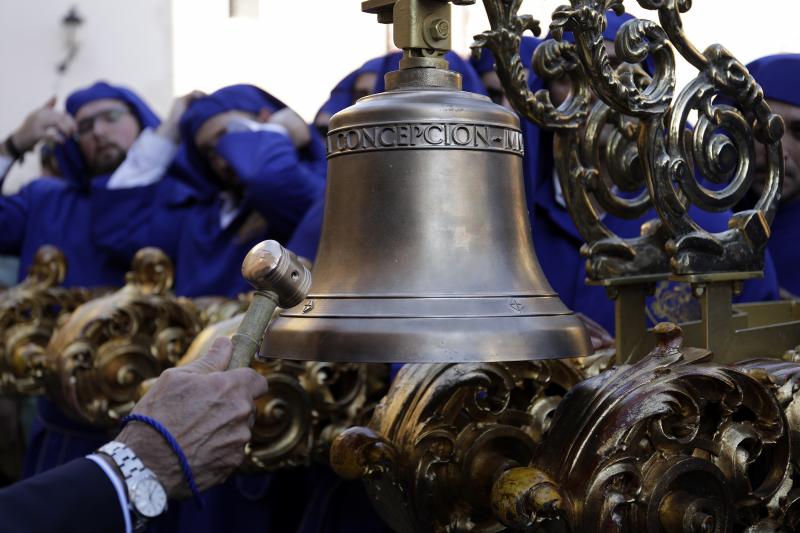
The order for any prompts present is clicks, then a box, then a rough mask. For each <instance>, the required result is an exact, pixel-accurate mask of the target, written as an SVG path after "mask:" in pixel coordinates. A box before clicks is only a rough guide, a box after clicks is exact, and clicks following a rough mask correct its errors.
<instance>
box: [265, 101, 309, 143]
mask: <svg viewBox="0 0 800 533" xmlns="http://www.w3.org/2000/svg"><path fill="white" fill-rule="evenodd" d="M269 123H270V124H280V125H281V126H283V127H284V128H286V131H287V132H288V133H289V137H290V138H291V139H292V144H294V146H295V148H302V147H303V146H305V145H307V144H308V143H309V142H310V141H311V132H310V131H309V129H308V124H306V122H305V121H304V120H303V117H301V116H300V115H298V114H297V113H296V112H295V111H293V110H292V109H289V108H288V107H284V108H283V109H281V110H280V111H276V112H275V113H273V114H272V116H270V117H269Z"/></svg>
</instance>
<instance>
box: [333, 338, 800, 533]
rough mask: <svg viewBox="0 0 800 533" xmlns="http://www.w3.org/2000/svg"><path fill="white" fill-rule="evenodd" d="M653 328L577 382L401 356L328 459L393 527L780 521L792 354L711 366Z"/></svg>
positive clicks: (551, 372)
mask: <svg viewBox="0 0 800 533" xmlns="http://www.w3.org/2000/svg"><path fill="white" fill-rule="evenodd" d="M657 335H658V344H657V346H656V348H655V349H654V350H653V352H651V354H650V355H649V356H648V357H647V358H645V359H643V360H641V361H639V362H638V363H636V364H633V365H625V366H620V367H612V368H608V369H607V370H605V371H601V372H599V373H596V372H595V373H594V374H595V375H594V377H591V378H588V379H585V380H583V381H581V379H583V377H584V376H583V375H582V373H583V372H584V371H585V370H584V369H586V368H590V367H591V364H589V365H581V364H580V362H579V361H569V360H562V361H539V362H530V363H513V364H500V363H482V364H438V365H407V366H406V367H405V368H404V369H403V370H401V372H400V374H399V375H398V377H397V379H396V381H395V383H394V384H393V385H392V388H391V389H390V391H389V394H388V395H387V396H386V398H385V399H384V400H383V401H382V402H381V404H380V405H379V406H378V408H377V409H376V410H375V414H374V416H373V418H372V421H371V422H370V425H369V427H356V428H351V429H350V430H348V431H346V432H344V433H343V434H342V435H341V436H340V437H339V438H338V439H337V440H336V441H335V442H334V445H333V447H332V449H331V464H332V465H333V467H334V469H335V470H336V471H337V472H338V473H339V474H340V475H342V476H344V477H348V478H359V477H360V478H363V480H364V481H365V484H366V487H367V491H368V493H369V494H370V496H371V498H372V500H373V503H374V505H375V506H376V508H377V510H378V511H379V513H380V514H381V516H382V517H383V519H384V520H385V521H386V522H387V523H388V524H389V525H390V526H391V527H392V528H393V529H395V530H396V531H402V532H405V531H415V532H417V531H500V530H503V529H504V528H507V529H509V530H521V531H522V530H524V531H529V530H536V528H538V527H541V528H543V529H542V530H547V531H605V530H610V531H730V530H732V529H735V530H745V529H747V528H751V529H750V530H752V531H756V530H757V531H762V530H764V529H763V528H762V529H757V528H759V527H764V526H766V525H768V524H774V525H776V527H775V528H774V529H772V530H775V531H777V530H779V529H778V528H779V527H784V528H787V527H788V528H790V529H791V528H792V527H794V524H796V520H797V516H798V514H797V508H796V505H797V503H796V502H797V501H798V498H797V497H796V496H797V495H798V494H800V493H798V492H796V491H795V485H794V484H793V483H794V481H793V480H794V478H793V476H794V474H793V472H794V470H793V469H792V468H793V467H794V464H795V462H796V461H797V457H798V456H797V452H796V451H795V450H793V448H792V447H793V446H794V447H795V448H796V444H793V442H794V441H793V439H792V436H793V434H794V433H795V432H796V431H797V428H795V427H794V426H795V425H796V424H795V422H796V421H797V420H795V419H796V418H797V416H796V413H795V412H794V410H796V409H797V407H796V405H795V404H794V397H795V394H796V393H797V389H798V378H797V376H798V375H800V370H798V368H800V365H797V364H795V363H782V362H780V361H772V362H767V363H760V365H761V367H763V368H757V365H750V367H747V365H742V366H740V367H738V368H735V367H728V366H720V365H715V364H713V363H712V362H711V361H710V352H708V351H707V350H700V349H693V348H687V347H684V346H683V344H682V343H683V338H682V332H681V330H680V328H678V327H677V326H674V325H672V324H662V325H660V326H659V327H658V328H657ZM770 365H773V366H772V367H770ZM783 367H787V368H783ZM764 376H766V377H764ZM787 376H790V377H787ZM790 382H791V383H790ZM787 383H790V384H789V385H787ZM567 391H569V392H568V393H567ZM790 466H791V467H792V468H790ZM752 528H756V529H752Z"/></svg>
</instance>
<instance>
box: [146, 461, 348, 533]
mask: <svg viewBox="0 0 800 533" xmlns="http://www.w3.org/2000/svg"><path fill="white" fill-rule="evenodd" d="M312 490H313V483H312V479H311V477H310V472H309V470H308V469H304V468H294V469H287V470H281V471H278V472H275V473H274V474H269V475H242V474H235V475H233V476H231V477H230V478H228V480H227V481H226V482H225V483H223V484H221V485H218V486H216V487H213V488H211V489H209V490H206V491H205V492H203V493H202V494H203V499H204V501H205V503H206V507H205V509H203V510H202V511H198V510H197V507H196V506H195V505H194V504H193V503H192V502H185V501H184V502H176V501H170V502H169V507H168V509H167V512H166V513H165V514H164V515H163V516H161V517H159V518H158V519H157V520H155V521H154V522H153V523H152V524H151V525H150V526H149V527H148V529H147V531H148V533H203V532H208V533H217V532H221V531H232V532H234V531H235V532H236V533H272V532H275V533H278V532H284V531H286V532H294V531H297V529H298V526H299V524H300V522H301V521H302V520H303V516H304V513H305V509H306V503H307V502H308V501H309V498H310V497H311V493H312ZM341 533H345V532H344V531H342V532H341Z"/></svg>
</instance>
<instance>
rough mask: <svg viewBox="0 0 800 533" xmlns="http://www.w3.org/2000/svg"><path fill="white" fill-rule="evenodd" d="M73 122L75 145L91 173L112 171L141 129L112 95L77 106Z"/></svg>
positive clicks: (131, 115) (126, 109) (93, 174)
mask: <svg viewBox="0 0 800 533" xmlns="http://www.w3.org/2000/svg"><path fill="white" fill-rule="evenodd" d="M75 123H76V124H77V137H78V146H79V147H80V150H81V154H83V158H84V160H85V161H86V164H87V165H88V167H89V172H90V173H91V175H92V176H98V175H101V174H108V173H111V172H113V171H114V170H116V168H117V167H118V166H119V165H120V163H122V162H123V161H124V160H125V156H126V155H127V153H128V150H130V148H131V146H133V143H134V142H136V138H137V137H138V136H139V132H140V131H141V126H140V125H139V121H138V120H137V119H136V117H135V116H134V115H133V113H131V111H130V109H129V108H128V106H127V105H126V104H125V102H123V101H121V100H116V99H112V98H107V99H103V100H95V101H94V102H89V103H88V104H86V105H84V106H83V107H81V108H80V109H79V110H78V112H77V113H75Z"/></svg>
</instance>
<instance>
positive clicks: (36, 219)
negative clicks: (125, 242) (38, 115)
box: [0, 82, 159, 287]
mask: <svg viewBox="0 0 800 533" xmlns="http://www.w3.org/2000/svg"><path fill="white" fill-rule="evenodd" d="M66 107H67V112H68V113H69V115H70V116H71V117H72V118H71V119H70V120H73V118H74V125H73V126H72V128H70V127H69V126H68V125H63V126H61V127H60V128H59V129H60V130H61V132H60V134H61V135H63V136H64V139H63V140H64V141H65V142H63V143H62V144H60V145H59V146H57V148H56V156H57V157H58V160H59V166H60V167H61V168H60V170H61V173H62V177H61V178H57V179H56V178H41V179H37V180H34V181H33V182H31V183H29V184H28V185H26V186H24V187H23V188H22V189H21V190H20V191H19V192H18V193H17V194H15V195H12V196H4V197H0V227H2V228H3V232H2V234H0V254H9V255H19V256H20V259H21V261H20V272H19V278H20V279H22V278H23V277H24V276H25V273H26V272H27V269H28V267H29V266H30V264H31V262H32V260H33V256H34V255H35V254H36V251H37V250H38V249H39V247H40V246H42V245H44V244H52V245H54V246H57V247H58V248H59V249H61V250H62V251H63V252H64V254H65V256H66V258H67V276H66V279H65V281H64V285H65V286H84V287H98V286H120V285H122V284H123V281H124V276H125V272H126V271H127V269H128V267H129V266H130V265H129V264H125V263H122V262H119V261H116V260H115V259H114V258H113V257H111V256H110V255H109V254H107V253H105V252H104V251H103V250H102V249H101V248H99V247H97V246H96V243H95V242H93V240H92V239H91V238H90V235H91V225H92V224H91V222H92V221H91V216H90V212H91V211H92V206H93V204H94V203H95V202H96V197H95V196H94V194H93V193H94V191H95V190H97V189H99V188H102V187H104V186H105V183H106V182H107V180H108V179H109V177H110V175H111V173H112V172H113V171H114V170H115V169H116V168H117V166H119V164H120V163H121V162H122V160H124V158H125V155H126V153H127V151H128V149H129V148H130V147H131V146H132V145H133V143H134V141H135V140H136V139H137V137H138V136H139V134H140V132H141V131H142V130H143V129H145V128H155V127H157V126H158V125H159V120H158V118H157V117H156V116H155V114H154V113H153V112H152V111H151V110H150V108H149V107H148V106H147V105H146V104H145V103H144V102H143V101H142V100H141V99H140V98H139V97H138V96H136V95H135V94H134V93H133V92H131V91H130V90H128V89H125V88H123V87H114V86H111V85H109V84H107V83H103V82H100V83H97V84H95V85H93V86H92V87H90V88H88V89H85V90H82V91H77V92H75V93H73V94H72V95H71V96H70V97H69V98H68V99H67V102H66ZM72 130H75V131H74V135H73V131H72ZM37 140H38V139H35V140H33V141H32V142H33V144H35V142H36V141H37ZM6 144H8V142H7V143H6ZM12 144H13V141H12ZM29 147H32V146H31V144H30V142H29V143H27V146H25V147H23V148H29ZM21 149H22V148H17V150H21ZM14 155H19V154H18V153H17V154H14ZM101 211H102V210H99V212H101Z"/></svg>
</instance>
